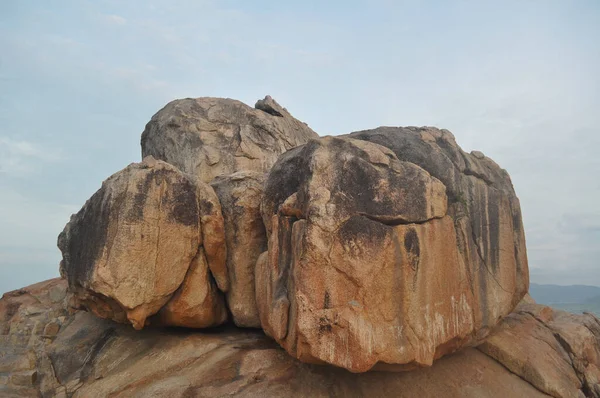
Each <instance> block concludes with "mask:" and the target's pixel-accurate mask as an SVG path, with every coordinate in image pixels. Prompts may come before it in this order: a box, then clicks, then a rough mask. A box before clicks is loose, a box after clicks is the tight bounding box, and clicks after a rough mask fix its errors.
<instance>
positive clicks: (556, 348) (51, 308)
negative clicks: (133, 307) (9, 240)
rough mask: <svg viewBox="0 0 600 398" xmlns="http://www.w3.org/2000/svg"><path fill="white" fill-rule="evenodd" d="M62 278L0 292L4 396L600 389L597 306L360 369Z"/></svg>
mask: <svg viewBox="0 0 600 398" xmlns="http://www.w3.org/2000/svg"><path fill="white" fill-rule="evenodd" d="M66 287H67V284H66V281H64V280H60V279H54V280H49V281H46V282H42V283H39V284H37V285H33V286H29V287H26V288H23V289H19V290H17V291H14V292H9V293H6V294H5V295H4V296H3V297H2V299H0V396H1V397H7V398H9V397H39V396H42V397H57V398H63V397H74V398H84V397H85V398H95V397H98V398H99V397H109V396H110V397H115V398H119V397H122V398H125V397H127V398H130V397H157V398H160V397H164V398H178V397H215V396H219V397H223V396H236V397H257V396H260V397H349V396H350V397H387V396H393V397H406V398H413V397H423V398H434V397H450V398H465V397H467V398H469V397H470V398H486V397H489V398H498V397H528V398H536V397H583V396H588V397H598V396H600V394H599V393H598V387H597V386H598V382H597V381H596V382H595V383H596V384H595V385H592V386H591V387H587V386H586V384H584V383H583V382H581V379H580V377H582V373H581V371H582V370H584V371H586V372H587V376H585V377H586V379H585V380H586V381H585V383H587V385H589V383H591V382H592V380H593V379H592V378H591V376H592V373H591V370H592V369H598V366H600V362H599V361H598V356H597V353H598V341H599V340H600V333H599V330H598V326H596V325H598V319H597V318H595V317H593V316H591V315H571V314H567V313H564V312H562V311H555V310H552V309H551V308H549V307H544V306H541V305H535V304H527V305H520V306H519V307H517V309H516V310H515V312H514V313H513V314H511V315H510V316H508V317H507V318H505V319H504V320H503V321H502V322H501V323H500V325H499V327H498V328H497V330H496V331H495V332H494V333H493V334H492V335H491V336H490V338H489V340H488V341H490V342H492V339H493V343H491V344H493V345H487V344H484V345H482V346H479V348H478V349H477V348H465V349H463V350H461V351H459V352H457V353H455V354H453V355H448V356H446V357H444V358H441V359H439V360H438V361H436V362H435V363H434V364H433V366H431V367H428V368H421V369H416V370H413V371H411V372H401V373H395V372H366V373H361V374H352V373H349V372H347V371H345V370H343V369H336V368H334V367H331V366H319V365H310V364H303V363H301V362H299V361H296V360H295V359H293V358H292V357H290V356H289V355H288V354H287V353H286V352H285V351H284V350H283V349H282V348H280V347H279V346H278V345H277V344H276V343H275V342H274V341H273V340H271V339H269V338H268V337H266V336H264V334H262V332H260V331H258V330H252V329H245V330H244V329H237V328H233V327H226V328H221V329H219V330H218V332H214V333H208V334H207V333H201V332H198V333H181V332H180V331H176V330H169V329H154V328H147V329H144V330H143V331H142V332H138V331H135V330H133V329H132V328H131V327H129V326H127V325H121V324H117V323H114V322H112V321H110V320H103V319H99V318H97V317H95V316H93V315H92V314H90V313H87V312H83V311H77V312H76V313H75V314H73V315H69V314H66V312H65V310H64V303H63V300H64V297H65V290H66ZM532 314H536V315H535V316H534V315H532ZM588 328H589V329H588ZM492 347H498V348H496V349H493V348H492ZM500 357H501V358H502V359H501V360H498V359H496V358H500ZM557 365H559V366H557ZM559 388H560V389H559Z"/></svg>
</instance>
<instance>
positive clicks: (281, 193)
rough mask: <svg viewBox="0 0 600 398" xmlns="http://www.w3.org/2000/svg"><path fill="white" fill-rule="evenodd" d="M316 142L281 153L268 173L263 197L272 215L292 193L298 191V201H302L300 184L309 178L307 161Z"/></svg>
mask: <svg viewBox="0 0 600 398" xmlns="http://www.w3.org/2000/svg"><path fill="white" fill-rule="evenodd" d="M316 147H317V146H316V143H315V142H310V143H308V144H306V145H302V146H299V147H296V148H294V149H291V150H289V151H287V152H286V153H284V154H283V155H281V156H280V157H279V159H278V160H277V162H276V163H275V165H274V166H273V168H272V169H271V172H270V174H269V178H268V179H267V182H266V184H265V190H264V198H265V199H267V200H268V202H264V203H267V204H268V205H270V206H272V208H271V209H270V210H272V211H273V213H272V214H269V216H271V215H274V214H275V213H276V212H277V210H278V209H279V206H280V205H281V204H282V203H283V202H284V201H285V200H286V199H287V198H288V197H290V196H291V195H292V194H294V193H295V192H298V203H304V202H303V199H304V198H303V192H302V191H300V192H299V188H300V185H301V184H303V183H304V182H305V181H307V180H309V178H310V171H309V166H308V161H309V159H310V158H311V157H312V154H313V153H314V151H315V149H316Z"/></svg>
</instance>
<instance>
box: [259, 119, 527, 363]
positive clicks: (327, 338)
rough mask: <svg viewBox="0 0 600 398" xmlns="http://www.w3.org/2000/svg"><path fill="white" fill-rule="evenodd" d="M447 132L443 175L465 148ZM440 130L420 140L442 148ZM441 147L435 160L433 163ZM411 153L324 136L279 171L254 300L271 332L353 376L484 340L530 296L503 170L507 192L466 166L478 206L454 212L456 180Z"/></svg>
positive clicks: (267, 197)
mask: <svg viewBox="0 0 600 398" xmlns="http://www.w3.org/2000/svg"><path fill="white" fill-rule="evenodd" d="M437 133H438V134H437V135H438V139H439V140H446V141H444V142H447V145H442V146H441V147H438V146H435V148H434V149H435V150H436V151H438V152H439V156H440V158H443V159H444V160H447V161H448V165H444V167H443V168H441V169H443V170H445V171H448V172H453V169H452V168H451V167H450V165H452V164H453V163H452V162H451V161H450V160H448V159H449V157H450V156H454V157H457V158H458V157H460V156H462V155H461V153H462V152H461V151H460V148H458V147H457V146H456V144H455V143H454V144H453V145H454V146H453V147H452V146H451V144H452V139H453V138H452V137H451V135H450V136H449V137H445V136H444V134H445V133H441V132H440V131H437ZM402 134H403V133H402ZM430 135H431V137H424V135H419V136H418V140H419V143H420V144H422V145H423V146H427V147H428V146H430V145H434V144H432V143H431V142H430V141H428V140H431V141H435V135H434V134H433V132H432V133H431V134H430ZM445 135H449V133H448V134H445ZM359 137H360V138H365V137H364V136H359ZM367 138H368V137H367ZM400 139H403V138H402V137H401V138H400ZM389 147H391V148H393V146H392V145H390V146H389ZM446 148H451V149H452V150H454V151H455V153H453V154H452V153H451V154H449V155H446V153H445V152H444V151H445V150H446ZM431 153H434V150H432V151H431ZM431 153H427V156H425V155H424V156H423V159H425V160H424V162H432V163H434V164H435V161H436V158H435V157H433V156H432V154H431ZM400 155H402V152H401V151H399V154H397V153H395V152H394V151H393V150H392V149H388V148H387V147H385V146H381V145H378V144H376V143H373V142H369V140H367V139H366V138H365V139H361V140H356V139H351V138H348V137H344V138H338V137H325V138H321V139H319V140H313V141H311V142H309V143H308V144H306V145H304V146H302V147H298V148H295V149H294V150H292V151H289V152H287V153H285V154H283V155H282V156H281V157H280V159H279V160H278V162H277V163H276V164H275V165H274V166H273V169H272V170H271V172H270V174H269V177H268V180H267V183H266V185H265V194H264V198H263V205H262V212H263V219H264V222H265V225H266V227H267V231H269V247H268V252H266V253H264V254H263V255H261V257H260V258H259V261H258V263H257V266H256V282H257V286H256V293H257V303H258V308H259V313H260V316H261V323H262V325H263V329H264V330H265V331H266V333H267V334H269V335H270V336H272V337H273V338H274V339H275V340H276V341H278V342H279V343H280V344H281V345H282V346H283V347H284V348H285V349H286V350H287V351H288V352H289V353H290V354H291V355H293V356H295V357H296V358H299V359H300V360H302V361H304V362H314V363H328V364H332V365H335V366H340V367H343V368H346V369H348V370H351V371H353V372H364V371H367V370H369V369H371V368H373V367H374V366H375V368H376V369H377V368H379V369H382V368H394V369H403V370H410V369H412V368H415V367H418V366H428V365H431V364H432V363H433V361H434V360H435V359H437V358H439V357H441V356H443V355H445V354H448V353H451V352H454V351H456V350H458V349H460V348H462V347H465V346H468V345H473V344H476V343H478V342H479V341H481V339H482V338H483V337H485V335H486V334H487V333H488V332H489V329H490V328H491V327H494V326H495V325H496V323H497V322H498V321H499V319H500V318H501V317H503V316H505V315H507V314H508V313H509V312H510V311H512V309H513V308H514V307H515V305H516V304H517V303H518V302H519V300H520V299H521V298H522V297H523V295H524V294H525V293H526V291H527V284H523V281H526V280H527V268H526V260H525V258H524V256H523V257H522V258H521V257H520V258H515V256H517V255H520V254H521V253H520V252H519V249H520V248H521V247H524V242H523V241H520V240H517V241H516V242H515V240H516V239H518V238H520V236H515V235H514V234H513V230H514V225H513V221H514V218H513V213H512V211H513V209H512V208H511V205H510V203H511V202H510V201H511V200H513V199H514V200H516V197H515V196H514V192H513V191H512V187H509V183H506V182H505V181H504V180H502V179H501V178H503V175H502V173H501V171H500V169H499V168H498V167H497V166H495V165H492V164H491V163H490V164H488V163H484V164H483V165H485V166H486V167H490V168H491V169H492V171H493V172H495V173H497V174H498V175H499V176H500V177H498V178H500V180H499V181H500V182H499V183H498V188H493V187H492V188H490V187H489V186H488V184H487V183H482V182H481V180H480V177H476V178H475V177H473V178H472V179H471V177H469V176H465V175H464V174H461V173H459V172H456V174H457V175H459V176H460V177H461V178H462V177H464V181H463V180H461V181H460V184H463V185H459V183H456V184H455V185H457V186H459V187H460V188H456V189H463V190H464V191H465V192H466V193H465V195H467V196H466V198H467V200H468V201H469V203H470V204H469V205H468V206H470V207H467V208H466V209H457V208H456V207H457V206H458V205H461V206H462V203H459V204H458V205H457V204H456V202H455V201H454V200H455V199H454V198H455V196H456V195H457V194H456V192H454V191H453V190H452V189H447V187H446V186H445V184H444V183H443V182H444V181H445V180H446V181H449V180H448V179H447V178H445V177H446V176H445V175H442V174H438V175H435V174H430V172H428V170H427V168H425V167H424V166H423V165H422V164H417V163H416V158H412V157H407V156H403V157H402V158H400ZM461 159H462V158H461ZM469 161H470V159H469ZM480 162H483V161H480ZM472 163H473V164H470V163H469V165H470V166H469V167H470V168H471V169H473V170H476V171H475V172H476V173H477V174H479V175H481V176H483V177H482V178H487V177H488V175H487V174H486V172H485V171H483V170H484V167H483V165H481V164H479V163H475V162H474V161H472ZM464 167H465V168H466V167H467V166H464ZM494 167H495V168H494ZM429 170H432V171H435V169H434V168H431V167H429ZM489 174H490V175H491V177H490V179H491V178H496V174H492V173H491V172H490V173H489ZM438 177H439V178H438ZM450 182H452V181H450ZM481 184H483V185H481ZM461 192H462V191H461ZM447 193H448V194H447ZM447 195H448V196H447ZM494 195H495V196H494ZM517 211H518V209H517ZM519 217H520V214H519ZM517 220H518V222H519V223H520V218H517ZM484 224H485V225H484ZM518 228H520V224H519V226H518ZM473 240H474V241H473ZM521 245H522V246H521ZM481 248H484V249H485V251H484V252H483V254H482V258H480V257H479V256H477V255H476V254H475V252H477V253H479V252H478V250H482V249H481ZM486 260H487V262H489V265H490V267H492V268H490V269H488V268H487V267H488V264H487V262H486ZM519 261H523V262H524V264H521V266H520V267H519ZM484 262H486V264H484ZM499 283H500V284H502V285H501V286H500V285H499Z"/></svg>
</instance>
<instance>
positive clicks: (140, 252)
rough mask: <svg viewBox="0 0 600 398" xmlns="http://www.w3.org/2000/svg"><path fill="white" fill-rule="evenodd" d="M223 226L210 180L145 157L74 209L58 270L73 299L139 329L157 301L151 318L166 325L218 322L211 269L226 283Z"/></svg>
mask: <svg viewBox="0 0 600 398" xmlns="http://www.w3.org/2000/svg"><path fill="white" fill-rule="evenodd" d="M223 228H224V227H223V218H222V215H221V209H220V205H219V201H218V198H217V197H216V194H215V193H214V191H213V190H212V188H211V187H210V186H209V185H207V184H204V183H203V182H200V181H197V179H196V178H192V177H191V176H189V175H186V174H184V173H182V172H181V171H179V170H178V169H176V168H175V167H173V166H171V165H169V164H167V163H165V162H162V161H157V160H155V159H153V158H152V157H147V158H146V159H144V161H143V162H142V163H134V164H131V165H129V166H128V167H126V168H125V169H123V170H121V171H120V172H118V173H116V174H114V175H113V176H111V177H110V178H108V179H107V180H106V181H105V182H104V183H103V184H102V188H100V190H98V191H97V192H96V193H95V194H94V195H93V196H92V197H91V198H90V199H89V200H88V201H87V202H86V204H85V205H84V206H83V208H82V209H81V210H80V211H79V213H77V214H76V215H73V216H72V218H71V221H70V222H69V223H68V224H67V226H66V227H65V230H64V231H63V232H62V233H61V235H60V236H59V239H58V246H59V248H60V250H61V251H62V254H63V261H62V262H61V275H63V276H64V277H66V278H67V280H68V282H69V290H70V291H71V292H72V293H73V305H74V306H76V307H77V306H83V307H85V308H87V309H89V310H90V311H92V312H94V313H95V314H96V315H98V316H99V317H102V318H111V319H114V320H115V321H118V322H130V323H131V324H132V325H133V326H134V327H135V328H136V329H141V328H143V327H144V325H145V324H146V323H147V320H148V317H150V316H152V315H154V314H156V313H157V312H158V311H159V310H161V308H162V310H161V314H160V316H159V317H156V319H157V320H159V321H163V322H165V323H167V324H169V325H175V326H191V327H194V326H197V325H203V326H212V325H218V324H220V323H222V322H223V321H224V319H225V315H224V314H225V309H224V303H223V298H222V297H221V295H220V293H219V292H218V291H217V288H216V287H215V286H213V281H212V278H211V277H210V275H209V269H210V272H211V273H212V276H213V277H214V279H215V280H216V283H217V284H218V286H219V287H220V288H221V290H224V291H226V290H227V288H228V278H227V268H226V265H225V260H226V249H225V237H224V229H223ZM190 284H194V286H193V287H190ZM197 289H199V290H197ZM169 300H172V302H170V303H169ZM167 303H169V304H167ZM165 304H167V305H166V306H165Z"/></svg>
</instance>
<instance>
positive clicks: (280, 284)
mask: <svg viewBox="0 0 600 398" xmlns="http://www.w3.org/2000/svg"><path fill="white" fill-rule="evenodd" d="M297 220H298V219H297V218H295V217H279V228H278V231H277V232H278V241H279V258H278V259H277V263H278V264H279V267H280V268H279V275H278V278H277V285H276V288H275V292H274V295H273V299H274V300H277V299H280V298H284V297H285V298H286V299H287V296H288V289H287V283H288V278H289V274H290V271H291V267H292V260H293V255H292V243H293V242H292V225H293V224H294V222H295V221H297Z"/></svg>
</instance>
